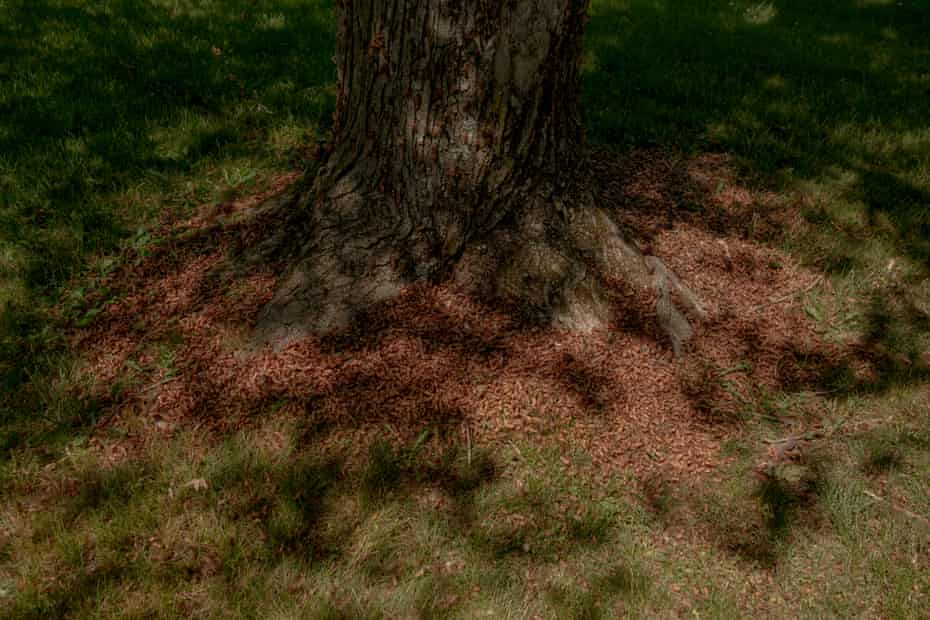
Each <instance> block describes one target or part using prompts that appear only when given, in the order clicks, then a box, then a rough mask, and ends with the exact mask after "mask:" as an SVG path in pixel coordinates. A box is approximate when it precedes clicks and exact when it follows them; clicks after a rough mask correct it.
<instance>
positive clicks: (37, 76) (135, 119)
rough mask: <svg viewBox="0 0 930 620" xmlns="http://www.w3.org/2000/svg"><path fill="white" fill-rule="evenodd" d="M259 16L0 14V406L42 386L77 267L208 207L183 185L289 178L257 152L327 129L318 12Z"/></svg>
mask: <svg viewBox="0 0 930 620" xmlns="http://www.w3.org/2000/svg"><path fill="white" fill-rule="evenodd" d="M256 8H257V7H256V6H255V3H254V2H251V1H248V0H237V1H233V2H224V3H222V4H221V5H219V4H218V5H211V6H210V7H205V6H204V5H202V4H200V3H194V2H180V3H178V2H158V1H156V2H143V3H140V2H133V1H129V0H121V1H118V2H109V3H106V6H103V5H99V3H97V4H95V3H92V2H81V1H78V0H73V1H69V2H47V1H43V0H37V1H35V2H33V1H29V2H13V3H7V4H6V5H5V6H4V10H3V11H2V13H0V153H2V154H3V155H2V157H0V248H2V249H3V251H4V252H5V253H8V254H5V256H8V258H10V260H6V259H5V260H4V262H3V264H2V265H0V282H5V283H8V284H9V287H8V288H6V289H4V290H3V292H2V293H0V313H2V317H3V318H2V321H0V358H2V361H0V375H2V379H0V381H2V387H3V389H4V392H5V393H7V394H12V393H14V391H15V390H17V389H18V387H19V386H21V385H23V384H24V383H25V382H28V380H29V377H30V376H33V375H36V374H41V373H43V372H48V369H47V368H46V367H45V366H47V365H48V364H44V363H43V357H44V356H46V355H47V354H48V352H49V351H50V350H56V349H60V348H61V346H62V343H61V341H60V340H59V339H58V338H57V336H58V334H57V333H56V332H57V329H56V328H55V327H54V326H50V325H49V320H50V317H49V316H48V313H47V312H45V310H46V308H47V305H49V304H51V303H54V302H55V300H56V296H57V287H58V286H60V285H61V284H63V283H65V282H66V281H67V280H68V279H69V278H70V277H71V276H72V275H74V274H75V273H76V272H79V271H80V270H81V269H82V268H84V266H85V264H84V261H85V260H86V259H87V257H88V256H92V255H95V254H98V253H101V252H113V251H114V250H115V249H116V248H117V246H118V244H119V242H120V241H121V240H123V239H125V238H126V237H127V236H129V234H130V231H132V230H134V229H135V227H136V226H138V224H139V223H141V222H144V221H146V220H148V219H150V218H151V217H152V215H153V214H154V213H157V212H158V211H159V210H160V209H163V208H165V207H168V208H170V207H182V208H183V207H185V206H187V205H190V204H197V203H198V202H201V201H203V200H205V199H206V198H207V197H210V196H212V189H209V188H206V189H205V188H203V187H202V182H201V181H200V180H199V179H196V178H194V179H189V178H183V177H184V175H191V174H197V173H198V171H201V172H202V171H203V170H204V169H205V168H209V167H210V166H214V165H218V164H221V163H223V162H230V161H233V160H235V159H236V158H239V159H241V158H246V159H247V160H249V162H250V163H252V164H253V165H254V162H255V161H257V160H261V161H274V162H275V164H276V165H278V166H281V165H282V164H283V165H287V162H284V161H280V160H281V155H280V154H276V153H275V152H274V151H273V150H272V149H270V148H269V147H268V144H269V143H270V142H272V138H271V136H272V134H274V133H275V132H281V131H291V132H294V131H298V129H297V128H302V131H303V132H304V133H305V134H306V135H307V136H309V135H310V133H311V132H312V131H313V129H314V128H316V127H317V126H324V127H325V126H327V125H328V123H329V121H328V120H327V118H328V111H329V110H331V108H332V105H333V102H332V97H331V96H330V95H329V94H328V93H327V91H326V86H327V85H328V84H330V83H331V82H332V80H333V78H334V76H333V75H332V74H333V70H332V65H331V63H330V61H329V57H330V55H331V53H332V47H333V27H332V24H331V8H332V5H331V3H330V2H326V1H321V2H318V3H311V5H310V6H308V5H307V4H306V3H302V2H293V1H291V2H278V3H276V4H275V7H274V12H273V13H264V12H256ZM307 139H308V140H309V139H310V138H309V137H308V138H307ZM295 148H300V146H299V145H297V146H295ZM292 155H294V156H296V154H292ZM243 165H247V164H243ZM139 211H143V212H141V213H140V212H139ZM8 291H12V293H11V295H10V297H9V298H5V297H4V295H6V293H7V292H8ZM14 359H15V360H16V361H17V363H16V364H10V363H7V361H6V360H14ZM46 361H47V360H46ZM14 400H16V399H14ZM19 400H25V398H20V399H19ZM17 406H19V405H17Z"/></svg>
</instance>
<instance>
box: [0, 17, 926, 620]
mask: <svg viewBox="0 0 930 620" xmlns="http://www.w3.org/2000/svg"><path fill="white" fill-rule="evenodd" d="M333 37H334V24H333V18H332V3H331V2H306V1H298V0H279V1H276V2H274V3H272V2H264V1H259V2H254V1H252V0H229V1H224V2H219V1H213V2H211V1H206V0H150V1H148V2H137V1H129V0H124V1H113V2H106V3H99V2H91V1H90V0H57V1H53V0H31V1H29V2H26V1H20V0H15V1H14V0H0V496H2V497H3V501H0V618H11V619H13V618H16V619H21V618H49V617H95V618H126V617H165V618H169V617H178V618H182V617H218V618H219V617H222V618H228V617H282V618H290V617H309V618H367V617H371V618H377V617H398V616H399V617H424V618H431V617H437V618H443V617H446V618H452V617H463V618H471V617H480V616H481V615H482V614H485V615H488V616H489V617H500V618H531V617H534V616H539V617H553V618H555V617H558V618H575V617H577V618H598V617H603V618H609V617H617V616H621V617H622V616H630V617H678V616H688V617H693V616H697V617H711V618H733V617H739V616H743V617H810V618H820V617H854V616H856V617H888V618H917V617H922V615H924V614H925V613H926V609H927V608H928V607H930V602H928V599H930V560H928V558H930V547H928V540H930V524H928V523H927V522H926V518H928V517H930V490H928V486H927V481H928V480H930V413H928V412H930V401H928V399H930V391H928V389H927V385H928V384H927V379H928V376H930V372H928V366H927V364H928V361H927V359H926V355H925V354H926V351H927V350H928V347H930V339H928V334H930V278H928V276H930V274H928V271H930V69H928V68H930V5H928V4H927V3H926V2H925V1H923V0H902V1H901V2H890V1H889V2H884V1H880V0H871V1H869V0H848V1H847V0H843V1H840V0H836V1H832V2H821V3H810V2H800V1H795V0H785V1H782V2H746V1H742V0H738V1H733V2H730V1H724V0H687V1H681V2H674V3H673V2H667V1H662V0H649V1H647V0H628V1H619V0H594V2H593V7H592V20H591V22H590V24H589V29H588V35H587V39H586V45H587V56H586V62H585V70H584V89H585V90H584V104H585V108H586V114H587V124H588V138H589V140H591V141H592V142H594V143H596V144H600V145H603V146H606V147H609V148H612V149H615V150H618V151H620V152H625V151H629V150H631V149H642V148H658V149H663V150H670V151H673V152H679V153H683V154H686V155H691V154H700V153H706V152H721V153H727V154H729V155H731V156H732V157H733V158H734V159H735V161H736V163H737V164H738V166H739V168H740V172H741V173H742V174H743V176H744V177H745V178H746V179H747V182H748V183H751V184H752V185H753V186H754V187H758V188H764V189H768V190H771V191H774V192H779V193H783V194H785V195H788V196H798V197H800V198H801V200H802V203H803V209H802V216H803V218H804V220H805V224H806V226H805V227H804V228H803V232H802V233H799V234H797V235H789V234H784V235H777V236H775V237H774V238H771V239H769V240H768V241H769V242H770V243H773V244H776V245H778V246H779V247H780V248H781V249H783V250H785V251H787V252H789V253H791V254H792V255H794V256H795V257H797V258H799V259H800V260H802V261H803V262H805V263H806V264H807V265H809V266H811V267H812V268H815V269H817V270H819V271H821V272H822V273H823V274H824V275H825V277H826V279H827V281H828V282H829V287H825V288H817V289H814V290H812V291H810V292H809V293H808V294H806V295H805V296H804V298H803V299H802V300H801V307H802V309H803V311H804V312H806V313H807V314H808V315H809V316H810V317H811V318H813V319H815V320H816V321H817V322H818V323H819V324H820V327H821V330H820V331H821V332H822V335H823V336H824V337H825V338H827V339H830V340H834V341H837V342H840V343H842V342H848V341H850V340H852V339H855V338H860V339H862V340H863V342H865V344H866V346H867V347H868V351H869V355H870V356H871V358H872V359H873V360H874V361H875V363H876V369H877V371H876V373H875V374H874V375H873V376H871V377H869V378H865V379H863V378H857V377H856V375H855V373H854V372H853V369H852V368H850V367H848V366H847V365H843V364H841V363H837V362H836V361H834V360H829V359H820V358H811V359H808V360H803V361H805V362H806V363H807V364H808V365H809V366H810V369H809V370H811V371H813V372H814V374H815V375H816V377H817V378H816V381H815V382H814V384H813V385H811V384H805V385H798V386H786V389H785V391H783V392H777V393H765V394H759V395H757V397H753V398H751V399H750V398H748V397H743V396H741V398H744V401H742V402H741V404H740V407H739V408H738V409H736V410H734V411H731V412H726V414H725V415H723V417H721V416H720V415H719V414H720V412H713V411H708V414H709V419H714V420H716V422H719V423H721V424H726V425H728V427H730V428H735V429H737V432H736V433H735V434H734V435H733V437H731V438H730V439H729V440H728V441H727V443H726V445H725V446H724V450H723V452H724V454H725V456H726V457H727V458H728V459H729V464H728V465H727V466H726V467H725V468H724V469H722V470H721V471H719V472H717V473H716V474H715V476H716V479H713V480H710V481H704V482H694V481H689V480H671V479H663V478H652V479H648V480H645V481H637V480H634V479H632V478H630V479H627V478H624V477H623V476H615V477H613V478H611V479H608V480H607V481H603V480H601V477H600V476H599V473H600V472H597V471H595V470H594V468H593V466H592V465H591V463H590V461H589V459H588V458H586V456H585V455H584V454H581V453H579V454H571V455H563V454H561V453H558V452H557V451H556V450H557V449H556V448H555V447H553V446H550V445H548V444H546V443H545V442H542V443H539V444H536V445H530V444H529V443H520V444H519V445H514V446H511V445H508V446H504V447H501V446H480V445H478V446H471V445H468V446H463V445H459V444H458V443H456V442H451V441H448V440H440V438H438V437H436V436H434V435H433V434H432V433H431V432H430V431H429V429H425V430H424V431H423V433H422V434H421V435H420V439H419V440H417V441H414V442H407V443H402V444H397V443H394V442H390V441H387V440H383V441H380V442H375V443H374V444H373V445H372V446H371V447H370V448H369V449H368V451H367V452H363V453H362V454H361V456H359V457H357V458H348V457H347V456H346V455H347V454H348V450H344V449H342V448H344V447H345V446H330V447H329V448H328V449H326V450H322V449H319V448H318V447H317V446H316V443H315V439H316V437H317V433H316V432H315V430H314V429H313V428H311V427H310V426H312V423H311V422H307V423H306V424H305V425H304V426H303V427H302V426H301V425H294V424H291V423H290V422H287V421H286V420H285V421H284V422H279V421H278V418H277V417H276V407H273V408H272V410H271V411H269V412H268V419H267V420H263V421H261V423H262V424H265V425H268V426H271V427H273V430H274V431H275V432H278V433H280V435H281V436H282V437H283V438H284V440H283V447H281V448H280V449H277V450H271V449H268V448H267V446H265V445H264V444H263V443H262V441H261V440H260V437H259V435H260V433H261V432H262V429H261V428H256V429H251V430H249V429H246V430H243V431H242V432H240V433H238V434H236V435H234V436H231V437H229V438H227V439H226V440H225V441H222V442H219V443H218V444H217V443H212V442H205V441H204V440H203V438H201V437H198V436H197V435H196V433H193V432H190V433H189V434H181V435H179V436H175V437H173V438H171V439H165V440H164V441H163V443H162V444H161V445H159V446H158V449H151V450H149V451H148V452H146V453H145V454H144V455H143V456H142V457H140V458H138V459H135V460H132V461H129V462H124V463H122V464H120V465H117V466H115V467H111V466H110V465H109V464H108V463H107V462H106V459H105V458H104V457H102V456H101V455H100V453H99V452H98V451H95V450H93V449H91V446H90V444H89V441H90V439H89V438H88V437H89V431H90V429H91V428H92V427H93V424H94V423H95V421H97V420H98V419H99V418H100V417H101V416H103V415H105V413H106V406H105V404H104V403H101V402H99V401H96V400H88V399H83V398H81V397H80V396H78V394H81V393H82V392H90V390H80V389H77V388H79V387H80V386H82V385H87V384H92V383H93V382H94V381H95V378H94V377H88V376H85V375H84V374H82V371H81V368H80V366H79V364H78V363H77V362H76V360H75V359H74V358H73V356H72V352H71V351H69V349H68V347H67V346H66V342H65V340H64V337H63V333H64V330H65V328H67V327H80V326H81V325H84V324H86V323H88V322H90V321H91V320H93V318H94V316H95V315H96V314H97V313H99V312H101V311H102V309H103V307H104V306H103V303H105V300H106V299H109V296H108V293H107V292H106V291H100V290H99V282H100V279H101V277H102V276H104V275H105V274H107V273H109V272H111V271H112V270H113V269H115V268H116V267H117V266H118V265H119V264H120V262H121V261H125V260H129V259H130V258H132V257H135V256H138V255H140V254H142V253H144V252H145V251H146V248H149V247H153V245H154V244H157V243H159V240H158V239H155V238H153V236H152V233H151V230H152V227H153V224H154V223H155V222H156V220H157V218H158V217H159V216H160V214H162V213H165V212H173V213H177V214H183V213H186V212H189V211H190V210H192V209H193V208H194V207H196V206H197V205H199V204H202V203H212V202H219V201H223V200H228V199H230V198H232V197H235V196H238V195H246V194H249V193H252V192H254V191H256V190H257V189H258V188H260V187H262V185H263V184H264V183H266V182H267V181H268V180H269V179H271V178H272V177H273V176H274V175H275V174H279V173H281V172H286V171H290V170H293V169H295V168H300V167H303V166H305V165H306V162H307V159H306V155H305V153H306V150H307V147H308V145H310V144H312V143H313V142H314V141H316V140H318V139H321V138H322V137H323V136H324V135H325V131H326V128H327V126H328V122H329V121H328V119H329V117H330V113H331V111H332V107H333V103H334V102H333V78H334V76H333V68H332V64H331V62H330V56H331V54H332V48H333V44H334V41H333ZM87 299H94V300H100V299H102V300H104V302H101V303H98V302H97V301H95V302H94V304H91V305H88V303H86V300H87ZM95 304H96V305H95ZM178 340H179V339H174V338H171V337H168V338H166V339H165V340H164V341H160V342H158V343H156V344H155V345H154V346H155V349H153V359H154V360H155V361H154V362H153V363H154V364H155V366H156V367H157V370H158V374H159V376H165V377H169V376H171V374H172V373H174V372H176V371H177V369H176V367H175V355H174V349H175V348H176V347H177V346H178V345H179V344H181V343H180V342H179V341H178ZM731 371H732V372H738V371H739V369H719V368H714V367H710V366H708V367H706V368H705V367H702V368H698V369H696V370H695V371H694V372H693V373H686V374H685V379H686V382H687V385H686V387H687V388H688V390H689V391H691V392H693V396H694V397H695V398H696V399H700V398H701V396H702V395H708V394H711V395H712V393H713V392H714V391H720V390H726V389H728V387H730V386H729V384H728V382H727V380H728V377H729V373H730V372H731ZM134 380H138V379H136V378H135V373H134V372H131V369H130V371H127V372H126V373H125V375H124V376H121V378H120V381H119V382H117V383H116V384H114V385H113V386H108V389H109V390H110V391H111V393H112V396H113V397H114V398H116V397H117V396H118V393H119V392H120V391H121V390H124V389H126V387H127V386H129V385H132V382H133V381H134ZM792 387H796V388H797V390H794V389H792ZM707 406H708V407H711V406H712V399H708V400H707ZM713 415H717V418H713ZM718 418H719V419H718ZM256 424H258V423H256ZM276 424H277V425H279V426H275V425H276ZM798 424H801V425H804V424H807V425H810V426H816V427H817V428H820V429H822V430H823V434H824V436H823V437H821V438H819V439H817V440H816V441H815V442H812V443H811V445H810V446H806V447H805V451H804V456H803V459H802V460H801V461H800V462H798V463H796V464H794V465H792V466H790V467H782V468H778V469H775V470H773V471H770V472H767V473H765V474H764V475H760V474H759V473H758V472H757V469H758V467H757V461H758V458H759V455H760V453H761V452H764V450H765V447H766V446H767V445H769V444H766V443H764V440H771V439H774V438H778V437H783V436H785V435H790V434H792V432H793V429H794V428H795V426H796V425H798ZM417 430H419V429H417ZM386 436H388V435H386ZM263 446H264V447H263ZM563 458H565V459H566V460H567V461H568V465H565V464H564V462H563V460H562V459H563Z"/></svg>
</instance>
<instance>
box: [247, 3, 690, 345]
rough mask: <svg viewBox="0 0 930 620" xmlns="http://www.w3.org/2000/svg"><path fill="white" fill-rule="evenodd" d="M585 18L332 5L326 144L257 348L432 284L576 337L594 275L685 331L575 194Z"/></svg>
mask: <svg viewBox="0 0 930 620" xmlns="http://www.w3.org/2000/svg"><path fill="white" fill-rule="evenodd" d="M587 4H588V0H509V1H499V0H339V2H338V6H339V16H338V20H339V21H338V37H337V41H338V43H337V45H338V49H337V52H336V55H335V56H334V58H333V61H334V63H335V64H336V69H337V77H338V99H337V105H336V111H335V113H334V129H333V141H332V142H331V143H330V144H329V145H328V146H327V148H326V152H325V154H324V156H323V164H322V166H321V168H320V172H319V174H318V176H317V177H316V179H315V181H314V184H313V186H312V188H311V190H310V191H309V192H307V194H306V195H305V196H304V197H303V199H302V209H303V210H304V211H303V212H304V213H305V214H306V218H307V220H306V226H302V227H300V231H301V232H300V233H299V234H302V235H305V238H306V241H305V243H304V245H303V248H302V249H301V251H300V255H299V257H298V259H297V260H296V261H295V263H294V265H293V267H292V269H291V270H290V271H289V273H288V275H287V276H286V278H285V281H284V282H283V284H282V286H281V287H280V289H279V290H278V292H277V294H276V295H275V297H274V299H273V300H272V302H271V303H270V304H269V305H268V306H267V307H266V308H265V310H264V311H263V313H262V315H261V317H260V320H259V323H258V326H257V329H256V336H257V339H258V341H259V342H263V343H264V342H270V343H273V344H275V345H278V346H280V345H283V344H285V343H287V342H290V341H292V340H294V339H296V338H299V337H301V336H304V335H307V334H311V333H325V332H330V331H333V330H337V329H340V328H342V327H345V326H347V325H348V324H349V323H350V322H351V320H352V318H353V317H354V316H355V315H356V314H357V313H358V312H359V311H361V310H364V309H365V308H367V307H369V306H371V305H372V304H374V303H377V302H379V301H383V300H386V299H389V298H390V297H392V296H394V295H396V294H397V293H398V292H399V291H400V290H401V288H402V287H403V286H404V285H405V284H407V283H410V282H413V281H416V280H422V279H435V278H439V277H453V278H455V279H456V280H457V281H460V282H462V283H471V285H472V290H473V292H475V293H476V294H480V295H483V296H493V297H502V298H506V299H508V300H510V301H516V302H518V303H520V304H521V305H523V306H524V307H525V308H527V309H531V310H533V312H534V313H535V314H536V315H538V316H539V317H540V318H542V319H543V320H547V321H551V322H554V323H556V324H559V325H562V326H565V327H573V328H580V329H592V328H597V327H604V326H606V325H607V323H609V321H610V315H611V309H610V307H609V306H610V304H609V303H608V297H609V295H608V294H607V292H606V289H605V288H604V286H603V281H604V277H605V276H606V277H608V278H609V277H621V278H624V279H626V280H632V281H634V282H636V283H639V284H644V285H646V284H648V285H650V286H653V287H654V288H656V289H657V290H658V291H659V293H660V295H659V297H660V299H659V302H660V303H665V304H666V305H668V306H669V308H670V310H668V312H666V313H665V314H666V315H667V316H666V317H665V318H664V319H663V318H662V316H660V321H664V322H666V323H668V322H669V321H671V322H677V323H679V325H678V326H677V327H676V329H677V330H678V331H680V332H682V330H686V331H687V333H688V334H689V333H690V330H687V329H686V326H687V324H686V322H685V324H684V326H685V327H682V325H681V324H680V323H681V321H683V320H684V319H683V316H681V315H680V314H679V313H677V310H675V308H674V306H672V305H671V297H670V292H669V291H671V292H674V290H677V289H681V290H682V291H684V289H683V288H682V287H680V283H677V280H674V282H673V286H672V288H671V289H670V288H669V282H670V281H671V280H669V279H668V278H667V277H665V275H663V274H666V273H667V272H665V270H664V268H662V267H661V264H660V263H658V262H657V261H654V262H653V264H650V262H649V261H648V260H644V257H643V256H642V255H641V254H640V253H639V252H638V250H637V249H636V247H635V245H632V244H629V243H626V242H625V240H623V239H622V237H620V235H619V232H618V231H617V228H616V226H615V225H614V224H613V222H612V221H611V220H610V219H609V218H608V217H607V216H606V213H604V212H603V211H601V210H599V209H597V208H596V207H594V206H593V204H592V201H591V198H590V195H589V194H587V193H585V192H584V189H583V186H584V182H583V175H582V174H581V173H580V168H579V162H580V161H581V155H580V154H581V146H582V125H581V120H580V110H579V97H578V95H579V71H580V64H581V54H582V39H583V33H584V22H585V20H586V19H587V17H586V10H587ZM294 234H298V233H296V232H295V233H294ZM591 267H595V268H596V270H597V271H598V273H596V274H595V273H592V272H591ZM656 274H658V275H656ZM663 287H664V290H665V291H666V292H665V293H664V296H663V294H662V291H663ZM686 297H688V296H687V295H686ZM692 299H693V298H692ZM691 305H692V306H693V307H695V308H697V306H696V305H695V304H691ZM682 333H684V332H682ZM684 335H685V337H687V334H684ZM673 343H674V344H675V345H676V349H677V347H678V343H677V342H676V341H674V339H673Z"/></svg>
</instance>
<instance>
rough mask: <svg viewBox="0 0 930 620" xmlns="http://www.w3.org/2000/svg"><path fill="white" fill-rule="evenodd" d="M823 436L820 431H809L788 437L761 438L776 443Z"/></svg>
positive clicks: (769, 442)
mask: <svg viewBox="0 0 930 620" xmlns="http://www.w3.org/2000/svg"><path fill="white" fill-rule="evenodd" d="M822 437H824V434H823V433H822V432H820V431H811V432H810V433H803V434H801V435H792V436H790V437H779V438H778V439H763V440H762V443H768V444H776V443H792V442H794V443H797V442H799V441H813V440H815V439H821V438H822Z"/></svg>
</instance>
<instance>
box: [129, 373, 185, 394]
mask: <svg viewBox="0 0 930 620" xmlns="http://www.w3.org/2000/svg"><path fill="white" fill-rule="evenodd" d="M180 378H181V377H180V376H178V375H175V376H174V377H168V378H167V379H162V380H161V381H156V382H155V383H153V384H151V385H147V386H145V387H144V388H142V389H141V390H139V391H140V392H148V391H149V390H152V389H155V388H157V387H158V386H159V385H164V384H166V383H171V382H172V381H177V380H178V379H180Z"/></svg>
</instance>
